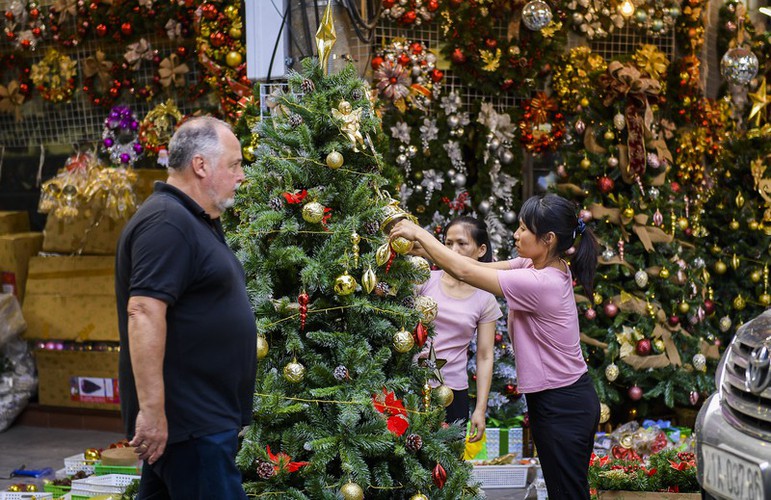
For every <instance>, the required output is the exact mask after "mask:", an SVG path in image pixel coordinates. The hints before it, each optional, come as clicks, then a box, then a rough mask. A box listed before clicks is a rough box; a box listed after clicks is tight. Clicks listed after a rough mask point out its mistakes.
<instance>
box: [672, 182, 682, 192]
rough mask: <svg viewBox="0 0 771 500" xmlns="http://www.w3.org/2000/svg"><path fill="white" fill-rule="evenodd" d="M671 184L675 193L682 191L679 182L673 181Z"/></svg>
mask: <svg viewBox="0 0 771 500" xmlns="http://www.w3.org/2000/svg"><path fill="white" fill-rule="evenodd" d="M671 186H672V191H674V192H675V193H679V192H680V184H678V183H677V182H672V184H671Z"/></svg>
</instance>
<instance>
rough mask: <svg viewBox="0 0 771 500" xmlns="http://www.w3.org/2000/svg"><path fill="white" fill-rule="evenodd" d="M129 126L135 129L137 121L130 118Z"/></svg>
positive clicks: (137, 125) (137, 124) (137, 126)
mask: <svg viewBox="0 0 771 500" xmlns="http://www.w3.org/2000/svg"><path fill="white" fill-rule="evenodd" d="M129 127H131V130H136V129H138V128H139V122H138V121H136V120H131V125H129Z"/></svg>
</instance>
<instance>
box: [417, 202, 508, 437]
mask: <svg viewBox="0 0 771 500" xmlns="http://www.w3.org/2000/svg"><path fill="white" fill-rule="evenodd" d="M444 246H445V247H446V248H448V249H450V250H451V251H453V252H455V253H457V254H459V255H463V256H465V257H469V258H470V259H474V260H477V261H480V262H491V261H492V260H493V251H492V247H491V246H490V236H489V235H488V234H487V226H486V225H485V223H484V222H482V221H480V220H477V219H475V218H473V217H458V218H456V219H453V220H452V221H451V222H450V223H449V224H448V225H447V227H445V230H444ZM418 293H419V294H420V295H426V296H429V297H431V298H433V299H434V300H435V301H436V303H437V305H438V306H439V307H438V312H437V316H436V319H435V320H434V322H433V323H434V332H435V336H434V338H433V339H432V342H433V346H434V350H435V352H436V358H437V359H444V360H445V361H446V364H445V365H444V367H442V368H441V373H442V378H443V379H444V384H445V385H446V386H447V387H449V388H450V389H452V392H453V394H454V396H455V397H454V398H453V401H452V404H450V406H448V407H447V410H446V417H445V420H446V421H447V422H456V421H458V420H460V421H462V422H464V423H465V422H466V421H467V420H468V418H469V416H468V413H469V396H468V371H467V369H466V366H467V364H468V346H469V344H470V343H471V340H472V338H473V337H474V332H477V394H476V407H475V409H474V413H473V414H472V416H471V429H470V436H471V437H470V438H469V440H470V441H479V440H480V439H481V438H482V435H483V434H484V432H485V414H486V411H487V396H488V394H489V392H490V381H491V379H492V374H493V345H494V343H495V322H496V320H497V319H498V318H500V317H501V316H502V315H503V314H502V313H501V308H500V307H499V306H498V302H497V300H496V299H495V296H494V295H493V294H491V293H489V292H485V291H484V290H480V289H478V288H474V287H473V286H471V285H468V284H466V283H464V282H462V281H459V280H457V279H455V278H454V277H452V275H450V274H447V273H445V272H444V271H441V270H439V271H431V278H429V280H428V281H427V282H426V283H424V284H423V285H422V286H421V287H420V288H419V289H418ZM427 353H428V349H425V350H424V352H423V353H421V357H426V355H427Z"/></svg>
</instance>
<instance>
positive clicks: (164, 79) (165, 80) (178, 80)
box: [158, 54, 190, 87]
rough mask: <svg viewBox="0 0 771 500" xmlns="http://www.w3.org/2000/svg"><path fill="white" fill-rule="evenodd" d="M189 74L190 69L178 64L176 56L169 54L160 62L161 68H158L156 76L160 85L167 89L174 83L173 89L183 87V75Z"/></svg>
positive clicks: (183, 64)
mask: <svg viewBox="0 0 771 500" xmlns="http://www.w3.org/2000/svg"><path fill="white" fill-rule="evenodd" d="M189 72H190V68H188V67H187V64H185V63H182V64H179V58H178V57H177V55H176V54H171V55H170V56H169V57H167V58H166V59H164V60H163V61H161V66H160V67H159V68H158V75H159V76H160V77H161V85H163V86H164V87H168V86H169V85H171V84H172V82H173V83H174V86H175V87H184V86H185V75H186V74H187V73H189Z"/></svg>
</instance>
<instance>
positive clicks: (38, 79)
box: [30, 49, 77, 103]
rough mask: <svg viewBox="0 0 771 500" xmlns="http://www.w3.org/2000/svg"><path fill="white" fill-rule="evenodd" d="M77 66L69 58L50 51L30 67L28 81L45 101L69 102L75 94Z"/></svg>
mask: <svg viewBox="0 0 771 500" xmlns="http://www.w3.org/2000/svg"><path fill="white" fill-rule="evenodd" d="M76 75H77V64H76V63H75V61H74V60H73V59H72V58H70V57H69V56H67V55H65V54H62V53H60V52H59V51H57V50H55V49H50V50H49V51H48V52H47V53H46V55H45V57H43V59H42V60H40V61H39V62H38V63H36V64H33V65H32V71H31V73H30V79H31V80H32V82H33V83H34V84H35V86H36V88H37V90H38V92H40V95H41V96H42V97H43V99H45V100H46V101H50V102H53V103H60V102H69V100H70V99H72V94H73V93H74V92H75V76H76Z"/></svg>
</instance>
